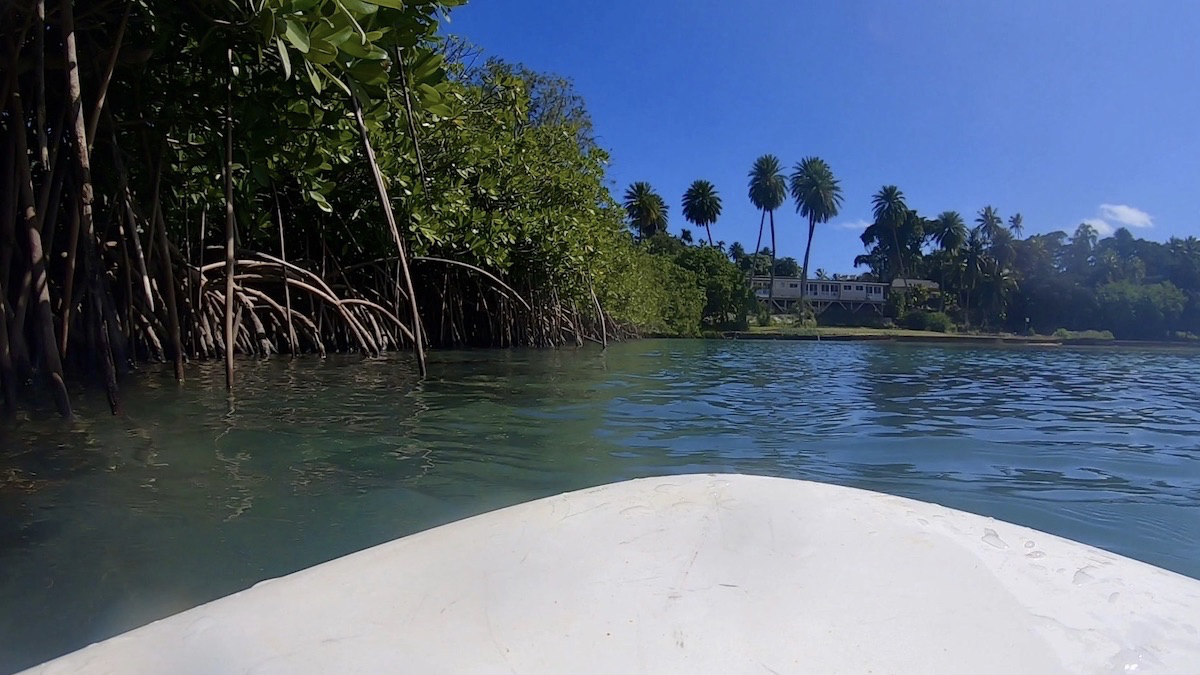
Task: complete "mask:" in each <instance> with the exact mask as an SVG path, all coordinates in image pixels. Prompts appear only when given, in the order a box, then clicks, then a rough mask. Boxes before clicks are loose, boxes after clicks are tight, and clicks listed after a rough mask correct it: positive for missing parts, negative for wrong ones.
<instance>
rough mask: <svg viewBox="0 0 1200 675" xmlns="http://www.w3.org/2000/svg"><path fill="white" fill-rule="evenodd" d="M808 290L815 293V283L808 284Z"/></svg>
mask: <svg viewBox="0 0 1200 675" xmlns="http://www.w3.org/2000/svg"><path fill="white" fill-rule="evenodd" d="M808 292H809V293H816V292H817V285H816V284H809V285H808Z"/></svg>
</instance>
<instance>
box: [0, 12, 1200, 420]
mask: <svg viewBox="0 0 1200 675" xmlns="http://www.w3.org/2000/svg"><path fill="white" fill-rule="evenodd" d="M461 3H462V0H403V1H401V0H223V1H222V2H209V1H206V0H182V1H181V0H98V1H96V2H88V3H77V2H75V1H74V0H15V1H13V2H8V3H6V4H5V5H4V7H3V8H2V9H0V64H2V67H0V393H2V394H3V402H4V406H5V407H6V408H8V409H12V408H13V407H15V406H16V405H17V403H18V401H25V400H30V399H35V400H38V401H40V400H41V397H40V396H39V392H49V394H50V397H49V398H50V400H52V401H53V404H54V406H55V407H56V408H57V409H58V411H59V412H60V413H61V414H63V415H64V416H70V415H71V414H72V405H71V399H70V395H69V387H68V382H69V381H72V380H75V381H80V382H83V383H86V384H89V385H94V386H97V387H98V388H99V389H101V390H102V391H103V392H105V394H106V395H107V397H108V401H109V404H110V406H111V408H112V410H113V412H114V413H115V412H117V411H119V410H120V409H121V396H120V386H119V385H120V382H121V381H122V380H123V379H124V378H125V377H127V375H128V374H129V373H130V372H131V371H132V370H133V369H134V368H135V366H136V364H137V363H139V362H145V361H164V362H168V363H170V364H172V370H173V372H174V375H175V377H176V378H177V379H179V380H182V379H183V378H184V377H185V374H186V369H185V364H186V363H187V361H189V360H194V359H221V360H223V361H224V362H225V371H226V386H227V387H228V388H229V389H230V391H233V390H234V386H235V381H236V378H235V367H236V360H235V358H234V357H235V356H241V357H261V356H268V355H272V354H288V355H300V354H319V355H323V354H327V353H330V352H336V351H340V352H358V353H361V354H363V355H365V356H375V355H379V354H382V353H384V352H386V351H392V350H398V349H404V350H411V351H412V352H413V354H414V362H415V363H416V365H417V367H418V368H419V369H420V370H421V371H422V372H424V369H425V351H426V349H427V348H428V347H430V346H433V347H454V346H513V345H532V346H560V345H583V344H585V343H589V342H595V343H598V344H601V345H606V344H607V343H608V342H609V341H610V340H613V339H620V338H623V337H629V336H637V335H648V334H660V335H695V334H698V333H700V332H701V331H704V330H706V329H715V328H728V327H739V326H742V325H744V324H745V323H746V317H747V314H752V313H754V311H755V302H754V298H753V296H752V294H751V292H750V290H749V288H750V283H749V282H750V279H751V278H752V277H754V276H764V277H770V279H771V284H770V289H772V290H770V291H768V292H767V296H768V297H767V300H768V303H767V306H768V307H770V306H771V305H772V304H773V303H772V302H771V301H772V300H773V298H772V297H771V294H772V293H773V288H774V283H773V282H774V278H775V277H776V276H788V277H795V276H799V277H801V278H802V279H807V278H808V277H809V276H810V274H809V270H808V267H809V263H810V260H811V253H812V247H813V245H814V240H815V235H816V233H817V231H818V229H819V228H818V227H817V226H818V225H821V224H824V223H827V222H829V221H830V220H831V219H832V218H834V217H836V216H837V215H838V214H839V212H840V210H841V208H842V205H843V193H842V187H841V184H840V182H839V180H838V179H837V178H836V177H835V176H834V174H833V172H832V169H831V168H830V166H829V164H828V163H826V162H825V161H824V160H822V159H820V158H816V157H809V158H805V159H803V160H801V161H800V162H798V163H797V164H796V165H795V166H794V168H793V171H792V173H791V175H790V176H785V174H784V168H783V163H782V161H781V160H780V159H779V158H778V157H777V156H775V155H771V154H764V155H762V156H760V157H758V158H757V159H756V160H755V161H754V162H753V164H752V166H751V169H750V171H749V173H748V177H747V178H748V180H747V197H748V199H749V201H750V203H751V204H752V205H753V206H754V207H755V209H756V210H758V211H759V212H760V214H761V216H760V223H759V231H758V240H757V242H756V243H755V245H754V247H753V248H752V249H750V250H749V251H747V250H746V248H745V247H744V246H743V245H742V244H741V243H739V242H734V243H733V244H731V245H730V246H729V247H728V249H727V248H726V246H725V242H723V241H714V237H713V232H712V230H713V228H714V227H716V228H717V231H718V232H721V231H723V230H722V225H721V224H720V223H719V220H720V218H721V215H722V206H723V204H722V199H721V196H720V194H719V191H718V189H717V186H716V185H714V184H713V183H711V182H709V181H707V180H696V181H695V182H693V183H692V184H691V185H690V186H689V187H688V188H687V190H686V192H685V193H684V195H683V198H682V203H681V206H682V209H681V213H682V216H683V218H684V219H685V220H686V221H687V222H688V223H689V224H691V225H692V226H694V227H696V228H701V227H702V228H704V235H703V237H701V238H700V241H699V244H698V245H697V243H696V237H695V236H693V235H692V232H691V231H690V230H687V231H684V232H683V233H681V236H679V237H676V236H673V235H671V234H670V233H669V231H668V216H669V207H668V203H667V201H666V200H665V199H664V198H663V197H662V195H661V194H660V193H659V192H657V191H656V190H655V189H654V187H653V186H652V185H650V184H649V183H648V182H635V183H633V184H632V185H630V186H628V188H627V189H626V190H625V191H624V193H623V194H621V195H620V199H619V200H618V198H617V197H616V196H614V195H613V194H611V193H610V190H609V187H608V184H609V178H608V176H607V175H606V167H607V165H608V159H609V158H608V154H607V153H606V152H605V150H604V149H603V148H602V147H601V146H600V145H599V144H598V142H597V141H596V137H595V135H594V132H593V125H592V121H591V118H590V116H589V114H588V111H587V108H586V106H585V105H584V102H583V100H582V98H581V97H580V96H579V94H578V93H577V92H576V91H575V89H574V87H573V86H572V84H571V82H570V81H569V80H566V79H564V78H561V77H558V76H555V75H552V74H547V73H539V72H536V71H532V70H530V69H528V68H525V67H523V66H521V65H519V64H513V63H507V62H505V61H503V60H500V59H497V58H487V57H486V56H484V55H482V54H481V52H480V50H478V49H477V48H475V47H474V46H472V45H470V44H467V43H465V42H462V41H460V40H456V39H453V38H447V37H444V36H443V35H442V34H441V33H440V31H439V26H440V25H441V21H442V18H443V17H444V16H445V15H446V14H447V13H448V12H449V11H450V10H451V9H453V8H454V7H455V6H457V5H459V4H461ZM789 196H790V197H791V198H792V201H793V202H794V205H795V209H796V213H797V214H798V216H799V218H800V219H802V220H803V221H804V222H806V224H807V226H808V230H807V238H806V245H805V250H804V254H803V260H802V261H797V260H796V259H794V258H792V257H789V256H779V255H778V253H779V252H778V250H777V246H776V231H775V220H776V218H775V216H776V211H778V210H779V209H780V208H781V207H782V206H783V204H784V202H785V201H786V200H787V199H788V197H789ZM872 207H873V222H872V223H871V224H870V226H869V227H867V228H866V230H865V231H864V232H863V233H862V241H863V243H864V245H865V247H866V249H867V251H866V253H864V254H863V255H862V256H859V257H858V258H857V259H856V260H855V265H856V266H859V267H866V268H867V272H866V273H865V274H864V275H863V276H864V277H865V278H870V279H878V280H881V281H891V280H893V279H897V278H899V279H907V278H928V279H935V280H938V281H939V282H940V283H941V289H942V290H941V291H940V292H938V293H935V294H927V295H928V297H924V296H922V295H921V294H920V293H917V292H913V293H912V294H906V295H905V297H904V299H903V302H893V303H891V304H892V305H893V310H894V311H893V314H895V316H896V319H897V320H900V321H907V320H910V318H911V320H912V321H925V322H926V323H929V322H930V321H932V322H933V323H934V324H937V325H942V324H943V323H944V322H943V321H942V320H941V319H940V318H938V319H930V318H929V317H927V316H925V315H927V314H930V313H939V314H942V315H944V316H945V317H947V319H948V320H949V321H951V322H952V323H953V324H956V325H957V327H959V328H960V329H979V330H1038V331H1053V330H1056V329H1060V328H1061V329H1064V330H1071V331H1082V330H1089V329H1096V330H1111V331H1112V332H1113V333H1114V334H1115V335H1117V336H1118V337H1133V338H1156V339H1160V338H1168V337H1176V336H1187V335H1189V334H1191V335H1194V334H1200V325H1198V321H1200V319H1198V317H1200V245H1198V244H1197V241H1196V239H1194V238H1189V239H1174V240H1171V241H1170V242H1168V243H1166V244H1159V243H1155V242H1149V241H1144V240H1139V239H1135V238H1133V237H1132V235H1131V234H1130V233H1129V232H1128V231H1125V230H1118V231H1117V232H1116V233H1115V234H1114V235H1113V236H1111V237H1108V238H1105V239H1100V238H1099V236H1098V233H1097V232H1096V231H1095V230H1094V229H1092V228H1091V227H1090V226H1088V225H1082V226H1080V228H1079V229H1078V230H1076V231H1075V232H1074V233H1073V234H1070V235H1068V234H1066V233H1062V232H1054V233H1050V234H1037V235H1032V236H1029V237H1025V229H1024V228H1025V222H1024V218H1022V217H1021V216H1020V215H1019V214H1013V215H1012V216H1011V217H1010V218H1009V220H1008V221H1007V226H1006V225H1005V221H1004V220H1003V218H1002V217H1001V214H1000V212H999V211H998V210H997V209H995V208H993V207H991V206H988V207H985V208H984V209H982V210H981V211H980V213H979V214H978V216H977V217H975V218H973V220H974V223H973V227H968V225H967V223H966V222H965V219H964V218H963V217H962V216H961V215H959V214H957V213H954V212H951V211H947V212H944V213H942V214H940V215H938V216H937V217H935V218H932V219H927V218H925V217H923V216H921V215H919V214H918V213H917V212H916V211H915V210H914V209H912V208H910V207H909V206H908V204H907V202H906V200H905V196H904V193H903V192H902V191H901V190H900V189H899V188H898V187H896V186H891V185H889V186H885V187H883V188H882V189H881V190H880V191H879V192H878V193H877V194H876V195H875V196H874V198H873V200H872ZM768 226H769V235H770V241H769V245H768V246H764V245H763V235H764V228H766V227H768ZM816 276H817V277H818V278H826V276H827V275H826V274H825V273H824V272H823V271H818V272H817V273H816ZM835 278H836V276H835ZM914 312H915V314H914ZM768 318H769V317H768ZM35 404H36V405H40V403H35Z"/></svg>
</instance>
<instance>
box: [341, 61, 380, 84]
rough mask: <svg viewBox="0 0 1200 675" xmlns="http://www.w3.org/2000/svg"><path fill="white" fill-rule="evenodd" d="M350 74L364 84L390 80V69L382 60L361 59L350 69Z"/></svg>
mask: <svg viewBox="0 0 1200 675" xmlns="http://www.w3.org/2000/svg"><path fill="white" fill-rule="evenodd" d="M350 76H351V77H353V78H354V79H355V80H357V81H358V82H361V83H363V84H383V83H385V82H387V81H388V70H387V68H385V67H384V65H383V63H382V62H381V61H361V62H359V63H357V64H355V65H354V67H353V68H351V69H350Z"/></svg>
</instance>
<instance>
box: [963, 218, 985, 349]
mask: <svg viewBox="0 0 1200 675" xmlns="http://www.w3.org/2000/svg"><path fill="white" fill-rule="evenodd" d="M963 258H964V260H963V263H964V264H963V267H962V273H963V286H964V287H965V288H964V294H963V300H964V302H963V319H964V320H965V321H966V324H967V325H968V326H970V325H971V295H973V294H974V293H975V289H976V288H977V287H978V286H979V281H980V280H981V279H983V278H984V276H985V275H986V274H987V271H988V269H990V267H991V264H992V263H991V260H990V259H989V258H988V254H987V240H986V239H985V238H984V235H983V232H982V231H981V230H980V229H979V228H975V229H974V230H973V231H972V232H971V236H970V237H968V238H967V244H966V246H965V247H963Z"/></svg>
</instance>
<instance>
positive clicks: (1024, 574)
mask: <svg viewBox="0 0 1200 675" xmlns="http://www.w3.org/2000/svg"><path fill="white" fill-rule="evenodd" d="M31 672H40V673H179V674H185V673H238V672H248V673H250V672H252V673H701V672H711V673H772V672H774V673H797V672H804V673H867V672H873V673H921V674H923V675H927V674H929V673H1005V674H1009V673H1023V674H1028V673H1138V674H1141V673H1197V672H1200V581H1196V580H1193V579H1188V578H1186V577H1183V576H1180V575H1176V574H1173V573H1170V572H1166V571H1163V570H1160V569H1158V568H1155V567H1151V566H1149V565H1146V564H1143V563H1139V562H1136V561H1133V560H1129V559H1126V558H1122V557H1120V556H1117V555H1114V554H1111V553H1107V552H1104V551H1100V550H1097V549H1094V548H1091V547H1088V546H1084V545H1081V544H1077V543H1074V542H1071V541H1067V540H1065V539H1060V538H1058V537H1054V536H1051V535H1048V534H1044V533H1041V532H1037V531H1034V530H1030V529H1027V528H1023V527H1018V526H1016V525H1011V524H1008V523H1004V522H1000V521H995V520H992V519H988V518H982V517H979V516H974V515H970V514H965V513H962V512H958V511H953V510H950V509H946V508H942V507H940V506H936V505H932V504H926V503H922V502H916V501H911V500H907V499H901V498H897V497H890V496H886V495H880V494H875V493H871V492H864V491H860V490H854V489H850V488H843V487H834V486H829V485H822V484H816V483H807V482H801V481H793V480H786V479H777V478H762V477H750V476H734V475H717V476H714V475H692V476H671V477H665V478H649V479H642V480H636V481H630V482H626V483H619V484H615V485H609V486H605V487H600V488H594V489H590V490H584V491H580V492H574V493H570V494H566V495H560V496H557V497H551V498H548V499H543V500H540V501H536V502H531V503H528V504H522V505H519V506H514V507H511V508H508V509H503V510H501V511H496V512H493V513H490V514H485V515H482V516H478V517H475V518H471V519H468V520H464V521H461V522H458V523H453V524H450V525H446V526H444V527H440V528H437V529H434V530H430V531H427V532H423V533H420V534H416V535H413V536H410V537H406V538H403V539H399V540H396V541H394V542H391V543H388V544H384V545H381V546H377V547H375V548H372V549H368V550H366V551H362V552H360V553H357V554H354V555H350V556H347V557H344V558H341V559H338V560H334V561H332V562H329V563H326V564H324V565H320V566H317V567H314V568H311V569H308V570H304V571H301V572H298V573H296V574H292V575H290V576H287V577H284V578H281V579H276V580H272V581H267V582H263V583H261V584H259V585H257V586H255V587H254V588H253V589H250V590H248V591H245V592H242V593H238V594H236V595H233V596H229V597H227V598H223V599H221V600H217V601H215V602H212V603H209V604H207V605H203V606H200V607H197V608H195V609H192V610H190V611H187V612H184V613H182V614H178V615H176V616H173V617H170V618H167V619H164V620H162V621H159V622H156V623H153V624H150V625H148V626H145V627H143V628H140V629H137V630H135V631H132V632H130V633H127V634H125V635H122V636H118V637H116V638H113V639H111V640H108V641H106V642H102V643H99V644H97V645H93V646H91V647H88V648H87V649H84V650H81V651H79V652H75V653H74V654H69V655H67V656H64V657H62V658H60V659H58V660H55V661H52V662H50V663H47V664H44V665H42V666H40V667H38V668H36V669H34V670H33V671H31Z"/></svg>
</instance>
